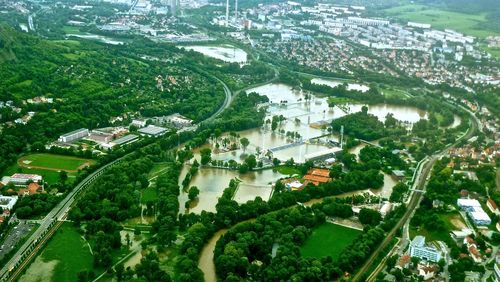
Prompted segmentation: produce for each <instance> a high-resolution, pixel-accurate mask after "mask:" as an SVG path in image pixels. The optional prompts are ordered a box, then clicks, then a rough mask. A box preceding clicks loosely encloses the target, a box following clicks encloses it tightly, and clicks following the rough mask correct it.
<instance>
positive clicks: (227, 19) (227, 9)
mask: <svg viewBox="0 0 500 282" xmlns="http://www.w3.org/2000/svg"><path fill="white" fill-rule="evenodd" d="M228 25H229V0H226V27H227V26H228Z"/></svg>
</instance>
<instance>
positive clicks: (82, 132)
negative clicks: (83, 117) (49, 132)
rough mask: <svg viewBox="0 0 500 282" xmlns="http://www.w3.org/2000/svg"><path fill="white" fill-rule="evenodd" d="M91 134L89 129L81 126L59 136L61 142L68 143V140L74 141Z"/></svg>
mask: <svg viewBox="0 0 500 282" xmlns="http://www.w3.org/2000/svg"><path fill="white" fill-rule="evenodd" d="M89 135H90V133H89V130H88V129H86V128H80V129H77V130H74V131H71V132H69V133H66V134H64V135H61V136H59V139H58V140H59V142H64V143H67V142H72V141H75V140H78V139H81V138H83V137H87V136H89Z"/></svg>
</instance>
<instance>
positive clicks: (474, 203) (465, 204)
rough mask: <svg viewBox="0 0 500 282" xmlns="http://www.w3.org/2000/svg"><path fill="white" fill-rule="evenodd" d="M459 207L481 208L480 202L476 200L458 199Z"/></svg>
mask: <svg viewBox="0 0 500 282" xmlns="http://www.w3.org/2000/svg"><path fill="white" fill-rule="evenodd" d="M457 205H459V206H463V207H480V206H481V204H480V203H479V201H478V200H474V199H458V200H457Z"/></svg>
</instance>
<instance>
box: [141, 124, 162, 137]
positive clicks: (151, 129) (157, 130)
mask: <svg viewBox="0 0 500 282" xmlns="http://www.w3.org/2000/svg"><path fill="white" fill-rule="evenodd" d="M137 131H138V132H140V133H144V134H149V135H158V134H162V133H164V132H165V131H167V129H166V128H164V127H159V126H154V125H148V126H147V127H144V128H141V129H139V130H137Z"/></svg>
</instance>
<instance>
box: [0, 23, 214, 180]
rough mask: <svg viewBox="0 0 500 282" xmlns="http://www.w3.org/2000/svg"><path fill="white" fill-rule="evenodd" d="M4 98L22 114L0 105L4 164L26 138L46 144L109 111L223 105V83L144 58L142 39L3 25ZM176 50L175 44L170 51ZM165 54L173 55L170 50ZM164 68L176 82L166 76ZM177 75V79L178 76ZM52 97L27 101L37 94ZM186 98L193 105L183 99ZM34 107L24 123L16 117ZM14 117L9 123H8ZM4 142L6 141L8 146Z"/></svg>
mask: <svg viewBox="0 0 500 282" xmlns="http://www.w3.org/2000/svg"><path fill="white" fill-rule="evenodd" d="M0 42H1V48H0V58H1V60H2V63H1V64H0V101H9V100H11V101H13V103H14V105H15V107H18V108H21V109H22V111H21V112H20V113H16V112H13V111H12V110H11V109H10V108H3V109H1V110H0V114H1V118H0V123H2V124H3V125H7V126H4V129H3V131H2V133H1V134H0V144H2V146H0V147H2V148H0V160H1V161H0V171H2V170H3V169H4V168H5V163H8V162H12V161H13V159H14V158H15V156H16V155H17V153H19V152H20V151H22V150H23V148H25V146H26V145H27V144H33V143H35V142H42V143H45V142H47V141H50V140H54V139H55V138H56V137H57V136H58V135H60V134H61V133H64V132H68V131H70V130H73V129H77V128H81V127H85V128H91V129H92V128H96V127H104V126H108V125H109V124H110V118H112V117H117V116H124V117H128V119H130V115H131V114H133V115H137V114H140V115H142V116H155V115H168V114H172V113H175V112H179V113H181V114H183V115H185V116H187V117H189V118H191V119H193V120H195V121H199V120H202V119H204V118H206V117H207V116H209V115H211V114H212V113H213V112H215V110H216V109H217V108H218V107H219V106H220V105H221V104H222V101H223V99H224V94H223V91H222V87H221V86H220V85H219V84H217V83H211V82H212V79H210V78H206V77H204V76H202V75H200V74H197V73H194V72H192V71H190V70H188V69H186V68H184V67H183V66H182V65H177V64H168V65H167V64H165V63H162V62H159V61H145V60H142V59H140V58H138V57H137V55H135V56H134V55H130V54H137V53H138V52H140V51H141V50H139V49H138V48H139V47H137V46H134V47H133V48H132V47H130V46H110V45H106V44H102V43H95V42H91V41H85V40H60V41H49V40H44V39H40V38H38V37H35V36H33V35H30V34H26V33H21V32H18V31H15V30H14V29H11V28H9V27H6V26H0ZM170 52H171V51H170ZM165 56H171V54H169V53H168V52H167V51H165ZM159 75H161V76H162V77H165V78H167V77H168V76H170V77H172V78H175V80H176V81H177V82H178V83H175V84H174V83H170V82H169V81H168V80H167V79H165V81H164V82H163V87H164V90H163V91H161V89H160V88H159V87H157V80H156V78H157V77H158V76H159ZM175 80H174V81H175ZM40 96H43V97H47V98H53V101H54V102H53V103H45V104H28V103H26V99H32V98H34V97H40ZM186 105H188V106H186ZM29 111H33V112H35V115H34V117H33V118H32V119H31V121H30V122H29V123H28V124H26V125H22V124H13V123H11V122H12V121H13V120H14V119H16V118H19V117H22V116H24V115H25V114H26V113H27V112H29ZM9 122H10V125H9ZM4 144H5V146H4Z"/></svg>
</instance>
